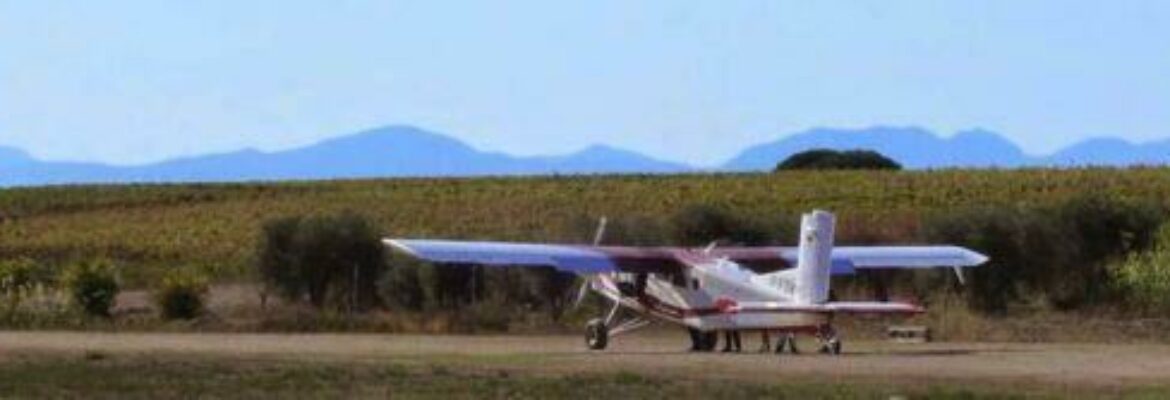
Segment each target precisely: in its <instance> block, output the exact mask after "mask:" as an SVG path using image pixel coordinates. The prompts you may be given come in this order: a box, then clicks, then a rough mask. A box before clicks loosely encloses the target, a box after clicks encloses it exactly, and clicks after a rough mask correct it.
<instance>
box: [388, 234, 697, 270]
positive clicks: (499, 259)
mask: <svg viewBox="0 0 1170 400" xmlns="http://www.w3.org/2000/svg"><path fill="white" fill-rule="evenodd" d="M383 242H384V243H385V244H386V245H388V246H390V247H392V248H394V249H397V250H400V251H402V252H404V253H407V254H410V255H412V256H414V257H417V258H419V259H422V260H426V261H430V262H434V263H443V264H479V265H495V266H532V267H535V266H547V267H553V268H556V269H558V270H561V271H565V272H574V273H578V274H594V273H602V272H653V273H671V272H677V271H680V270H681V269H682V268H684V266H685V264H683V263H682V262H681V261H679V259H678V257H679V253H680V252H681V251H683V250H681V249H675V248H666V247H647V248H640V247H616V246H602V247H592V246H574V245H565V244H546V243H507V242H474V241H454V240H421V239H385V240H383Z"/></svg>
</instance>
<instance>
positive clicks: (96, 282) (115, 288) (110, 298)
mask: <svg viewBox="0 0 1170 400" xmlns="http://www.w3.org/2000/svg"><path fill="white" fill-rule="evenodd" d="M64 282H65V287H67V288H68V289H69V294H70V297H71V298H72V299H73V302H74V304H76V305H77V306H78V307H80V308H81V310H82V311H84V312H85V313H86V314H89V315H93V316H100V317H109V316H110V309H111V308H113V306H114V301H115V299H116V298H117V297H118V292H119V291H120V290H121V286H120V285H119V284H118V276H117V270H116V267H115V266H114V264H113V263H111V262H109V261H105V260H94V261H83V262H79V263H77V264H74V265H73V266H71V267H70V268H69V269H68V270H67V271H66V273H65V279H64Z"/></svg>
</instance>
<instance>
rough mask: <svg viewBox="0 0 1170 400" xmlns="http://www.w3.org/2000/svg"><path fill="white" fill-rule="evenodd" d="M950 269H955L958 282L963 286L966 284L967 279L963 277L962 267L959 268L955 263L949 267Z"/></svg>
mask: <svg viewBox="0 0 1170 400" xmlns="http://www.w3.org/2000/svg"><path fill="white" fill-rule="evenodd" d="M951 269H954V270H955V277H956V278H959V284H960V285H963V286H967V279H966V278H964V277H963V269H962V268H959V266H957V265H956V266H954V267H951Z"/></svg>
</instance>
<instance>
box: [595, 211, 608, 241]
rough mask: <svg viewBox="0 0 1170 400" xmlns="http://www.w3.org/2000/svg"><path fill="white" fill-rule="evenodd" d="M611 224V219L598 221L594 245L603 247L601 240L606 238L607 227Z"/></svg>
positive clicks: (603, 218)
mask: <svg viewBox="0 0 1170 400" xmlns="http://www.w3.org/2000/svg"><path fill="white" fill-rule="evenodd" d="M608 223H609V218H606V217H601V219H599V220H597V231H596V232H594V233H593V245H594V246H601V239H603V238H605V225H606V224H608Z"/></svg>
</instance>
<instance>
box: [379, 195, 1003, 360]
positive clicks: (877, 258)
mask: <svg viewBox="0 0 1170 400" xmlns="http://www.w3.org/2000/svg"><path fill="white" fill-rule="evenodd" d="M834 225H835V217H834V215H833V214H831V213H829V212H826V211H821V210H814V211H812V212H810V213H806V214H804V215H803V216H802V218H801V228H800V236H799V237H800V239H799V240H800V243H799V244H798V245H797V246H796V247H718V246H717V245H716V244H715V243H712V244H711V245H709V246H707V247H705V248H680V247H623V246H601V245H600V241H601V237H602V235H603V233H604V230H605V220H604V219H602V221H601V224H600V226H599V227H598V231H597V235H596V236H595V237H594V243H593V245H592V246H589V245H567V244H544V243H506V242H480V241H450V240H427V239H395V238H387V239H384V240H383V242H384V243H385V244H386V245H387V246H389V247H390V248H392V249H395V250H398V251H401V252H403V253H406V254H408V255H410V256H413V257H415V258H418V259H421V260H424V261H428V262H431V263H433V264H436V265H446V264H463V265H467V264H477V265H485V266H500V267H514V266H517V267H542V266H543V267H553V268H556V269H558V270H561V271H567V272H572V273H576V274H578V275H581V276H583V277H584V278H585V283H584V284H583V285H582V286H581V288H580V290H579V292H578V293H577V298H576V303H577V304H580V302H581V300H582V298H584V297H585V295H586V294H587V293H588V291H590V290H591V291H593V292H596V293H598V294H600V295H601V296H603V297H605V298H606V299H608V300H609V301H611V302H612V306H611V307H610V308H609V312H608V313H607V314H606V316H605V317H602V318H594V319H592V320H590V321H589V323H588V324H587V325H586V329H585V343H586V346H587V347H588V348H589V349H592V350H604V349H605V348H606V347H607V345H608V343H609V341H610V338H612V337H615V336H617V335H621V334H625V333H628V332H631V331H634V330H636V329H638V328H641V327H644V326H646V325H648V324H649V323H650V322H651V321H652V320H658V321H665V322H667V323H671V324H677V325H682V326H684V327H687V328H690V329H693V330H697V331H698V332H699V335H698V341H697V344H698V346H699V348H698V350H700V351H712V350H713V349H714V347H715V342H716V340H717V333H718V332H719V331H770V332H780V333H784V334H786V335H788V339H786V340H791V338H792V337H793V335H795V334H812V335H814V336H815V337H816V338H817V340H818V341H819V342H820V344H821V348H820V349H821V352H823V353H829V354H840V353H841V346H842V345H841V338H840V335H839V334H838V332H837V330H836V329H835V328H834V327H833V325H832V321H833V316H834V315H837V314H885V315H901V316H907V315H914V314H919V313H922V312H924V311H925V310H924V309H923V308H922V307H920V306H918V305H915V304H910V303H901V302H874V301H830V299H829V287H830V277H831V276H833V275H848V274H853V273H855V272H856V271H858V270H863V269H889V268H910V269H920V268H933V267H949V268H953V269H954V271H955V273H956V274H957V275H958V278H959V281H960V282H962V281H963V275H962V273H961V270H960V268H964V267H975V266H978V265H980V264H983V263H985V262H986V261H987V260H988V257H987V256H984V255H983V254H979V253H977V252H975V251H972V250H969V249H966V248H962V247H957V246H871V247H834V246H833V237H834ZM749 267H750V268H749ZM753 269H754V270H755V271H762V273H757V272H755V271H753ZM623 309H625V310H629V311H632V314H633V316H630V317H627V318H624V319H622V320H621V321H620V322H619V319H618V317H619V315H620V314H619V312H620V311H621V310H623ZM793 350H794V351H795V346H793Z"/></svg>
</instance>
